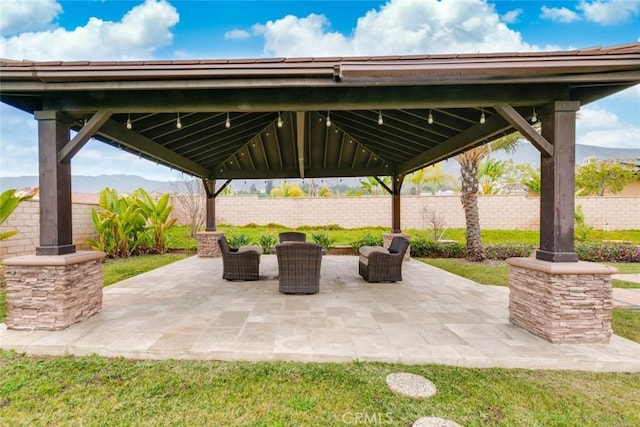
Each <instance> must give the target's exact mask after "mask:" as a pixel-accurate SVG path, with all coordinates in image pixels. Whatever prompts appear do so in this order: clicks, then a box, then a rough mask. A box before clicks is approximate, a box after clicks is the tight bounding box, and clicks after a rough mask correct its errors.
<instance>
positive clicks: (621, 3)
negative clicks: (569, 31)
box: [578, 0, 640, 25]
mask: <svg viewBox="0 0 640 427" xmlns="http://www.w3.org/2000/svg"><path fill="white" fill-rule="evenodd" d="M578 9H579V10H580V11H582V13H583V14H584V16H585V18H586V19H588V20H589V21H593V22H596V23H598V24H603V25H612V24H617V23H620V22H625V21H627V20H629V19H630V18H632V17H633V15H637V14H640V0H604V1H603V0H595V1H592V2H589V1H584V0H583V1H581V2H580V4H579V5H578Z"/></svg>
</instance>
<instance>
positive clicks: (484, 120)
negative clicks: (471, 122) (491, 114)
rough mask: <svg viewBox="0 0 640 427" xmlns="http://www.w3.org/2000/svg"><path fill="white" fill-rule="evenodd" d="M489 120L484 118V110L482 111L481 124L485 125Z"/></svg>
mask: <svg viewBox="0 0 640 427" xmlns="http://www.w3.org/2000/svg"><path fill="white" fill-rule="evenodd" d="M486 121H487V119H486V118H485V117H484V110H482V114H480V124H481V125H483V124H485V122H486Z"/></svg>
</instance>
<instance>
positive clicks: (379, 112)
mask: <svg viewBox="0 0 640 427" xmlns="http://www.w3.org/2000/svg"><path fill="white" fill-rule="evenodd" d="M378 124H379V125H380V126H382V125H383V124H384V119H383V118H382V110H378Z"/></svg>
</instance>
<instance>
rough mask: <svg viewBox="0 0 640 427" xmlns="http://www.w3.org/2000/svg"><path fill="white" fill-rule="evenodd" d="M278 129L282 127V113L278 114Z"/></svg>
mask: <svg viewBox="0 0 640 427" xmlns="http://www.w3.org/2000/svg"><path fill="white" fill-rule="evenodd" d="M278 127H279V128H281V127H282V117H280V113H278Z"/></svg>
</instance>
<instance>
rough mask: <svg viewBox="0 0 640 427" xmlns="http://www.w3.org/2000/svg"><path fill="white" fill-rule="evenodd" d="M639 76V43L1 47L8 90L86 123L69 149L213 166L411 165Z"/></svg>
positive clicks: (263, 173) (251, 169)
mask: <svg viewBox="0 0 640 427" xmlns="http://www.w3.org/2000/svg"><path fill="white" fill-rule="evenodd" d="M638 83H640V43H632V44H628V45H623V46H615V47H609V48H599V47H598V48H590V49H581V50H573V51H558V52H534V53H494V54H467V55H414V56H385V57H334V58H267V59H235V60H177V61H126V62H119V61H101V62H82V61H74V62H34V61H13V60H4V59H3V60H0V84H1V86H2V89H1V92H0V100H1V101H2V102H4V103H6V104H9V105H13V106H14V107H17V108H19V109H21V110H24V111H26V112H29V113H34V112H37V111H42V110H56V111H60V112H63V113H64V114H65V115H66V116H67V117H68V119H69V121H70V123H71V127H72V129H74V130H76V131H78V135H77V136H76V137H75V138H74V140H72V141H71V143H70V145H69V147H67V148H66V149H65V150H63V157H65V156H66V158H67V159H70V158H71V157H72V156H73V154H75V152H77V150H79V149H80V148H81V147H82V145H83V144H84V142H86V140H87V139H88V138H90V137H92V136H93V137H95V138H97V139H98V140H100V141H103V142H105V143H108V144H111V145H114V146H117V147H119V148H121V149H123V150H126V151H128V152H131V153H133V154H135V155H139V156H141V157H144V158H148V159H150V160H153V161H156V162H158V163H161V164H165V165H167V166H170V167H173V168H175V169H178V170H181V171H184V172H187V173H189V174H192V175H195V176H199V177H202V178H214V179H232V178H241V179H249V178H293V177H328V176H372V175H394V174H404V173H408V172H411V171H414V170H416V169H419V168H421V167H424V166H427V165H430V164H433V163H435V162H438V161H440V160H443V159H445V158H448V157H451V156H453V155H455V154H457V153H460V152H462V151H464V150H466V149H468V148H471V147H474V146H477V145H481V144H484V143H486V142H489V141H491V140H493V139H496V138H499V137H501V136H503V135H505V134H508V133H511V132H512V131H514V130H522V128H523V126H525V127H526V126H527V125H526V120H531V117H532V116H533V114H534V112H535V111H536V110H538V111H539V112H538V113H537V114H540V111H541V110H542V109H543V108H544V106H545V105H547V104H549V103H551V102H557V101H579V102H580V104H581V105H584V104H587V103H590V102H593V101H595V100H598V99H600V98H603V97H605V96H608V95H611V94H613V93H616V92H618V91H621V90H623V89H626V88H629V87H631V86H634V85H636V84H638ZM430 115H431V117H433V123H429V121H428V120H427V118H428V117H429V116H430ZM481 115H483V116H484V117H485V118H486V120H485V122H484V123H480V117H481ZM178 118H179V121H180V123H181V125H182V126H181V127H180V128H178V127H177V126H176V124H177V121H178ZM227 118H228V119H229V127H227V126H225V123H226V122H227ZM380 118H382V121H381V122H382V124H379V119H380ZM128 119H129V120H130V122H131V128H130V129H129V128H128V126H127V121H128ZM327 119H330V121H331V126H327ZM279 123H280V124H281V126H279ZM525 130H526V129H525ZM542 143H544V141H543V142H542ZM541 148H542V149H543V151H544V148H545V147H544V146H542V147H541ZM547 149H548V147H547Z"/></svg>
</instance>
